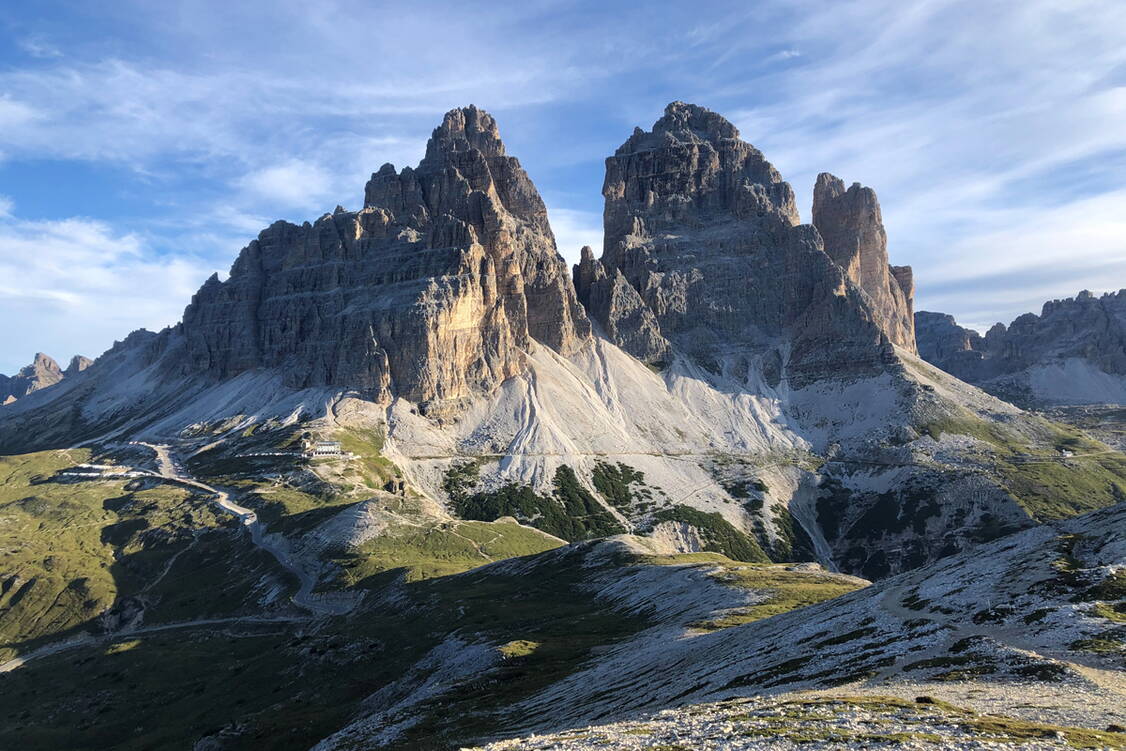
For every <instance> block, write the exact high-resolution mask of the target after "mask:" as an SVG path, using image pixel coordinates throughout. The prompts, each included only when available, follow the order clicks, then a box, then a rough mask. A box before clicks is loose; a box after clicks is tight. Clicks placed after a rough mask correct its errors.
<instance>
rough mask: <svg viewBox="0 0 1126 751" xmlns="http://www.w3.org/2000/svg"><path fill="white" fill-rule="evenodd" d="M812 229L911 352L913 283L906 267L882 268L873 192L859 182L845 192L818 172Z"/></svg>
mask: <svg viewBox="0 0 1126 751" xmlns="http://www.w3.org/2000/svg"><path fill="white" fill-rule="evenodd" d="M813 226H815V227H816V228H817V231H818V232H819V233H820V234H821V238H822V239H823V241H824V243H825V252H826V253H828V254H829V257H830V258H832V259H833V261H834V262H836V264H837V265H838V266H840V267H841V268H842V269H844V271H845V274H847V275H848V278H849V279H850V280H851V281H852V282H853V283H854V284H856V285H857V286H858V287H860V288H861V289H862V290H864V292H865V293H867V294H868V296H869V297H871V298H872V301H873V303H875V312H876V315H877V317H878V320H879V323H880V326H881V328H883V330H884V332H885V333H887V335H888V338H889V339H891V341H893V342H894V343H896V344H897V345H899V346H900V347H903V348H905V349H907V350H909V351H911V352H914V351H915V324H914V313H913V306H914V295H915V284H914V280H913V277H912V274H911V268H910V267H909V266H890V265H888V251H887V233H886V232H885V231H884V223H883V217H882V215H881V214H880V202H879V201H878V200H877V199H876V192H875V191H874V190H872V189H871V188H865V187H863V186H861V185H860V183H853V184H852V186H851V187H849V188H848V190H845V187H844V182H843V181H842V180H841V179H840V178H839V177H836V176H834V175H830V174H829V173H827V172H822V173H821V174H820V175H818V176H817V183H816V185H815V186H814V188H813Z"/></svg>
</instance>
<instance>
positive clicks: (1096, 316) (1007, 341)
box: [915, 290, 1126, 385]
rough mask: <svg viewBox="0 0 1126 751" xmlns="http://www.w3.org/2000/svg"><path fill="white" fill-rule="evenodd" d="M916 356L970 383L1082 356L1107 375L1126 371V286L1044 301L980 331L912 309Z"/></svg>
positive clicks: (939, 316) (1125, 373)
mask: <svg viewBox="0 0 1126 751" xmlns="http://www.w3.org/2000/svg"><path fill="white" fill-rule="evenodd" d="M915 327H916V331H917V334H918V341H919V355H920V356H921V357H922V358H923V359H924V360H927V361H928V362H930V363H932V364H934V365H936V366H938V367H940V368H942V369H943V370H945V371H946V372H948V373H950V374H952V375H955V376H957V377H959V378H961V379H962V380H965V381H969V382H970V383H974V384H978V385H982V384H987V382H989V381H990V380H993V379H997V378H1002V377H1005V376H1012V375H1014V374H1017V373H1021V372H1023V371H1025V370H1027V369H1028V368H1030V367H1034V366H1037V365H1048V364H1051V363H1058V362H1061V361H1065V360H1069V359H1081V360H1085V361H1087V362H1088V363H1090V365H1092V366H1093V367H1094V368H1096V369H1098V370H1100V371H1102V372H1104V373H1108V374H1111V375H1126V290H1119V291H1118V292H1116V293H1108V294H1105V295H1103V296H1101V297H1095V296H1094V295H1092V294H1091V293H1090V292H1087V291H1085V290H1084V291H1083V292H1080V293H1079V294H1078V295H1076V296H1075V297H1073V298H1067V299H1064V300H1052V301H1049V302H1046V303H1044V307H1043V308H1042V310H1041V312H1040V315H1035V314H1033V313H1025V314H1024V315H1022V316H1019V317H1018V318H1016V319H1015V320H1014V321H1013V322H1012V323H1011V324H1009V325H1008V326H1007V327H1006V326H1005V325H1004V324H1003V323H998V324H995V325H994V326H993V327H992V328H991V329H989V331H988V332H987V333H986V334H985V336H982V335H981V334H979V333H977V332H976V331H973V330H971V329H967V328H963V327H962V326H959V325H958V324H957V323H955V321H954V317H953V316H950V315H946V314H944V313H932V312H929V311H920V312H918V313H916V314H915Z"/></svg>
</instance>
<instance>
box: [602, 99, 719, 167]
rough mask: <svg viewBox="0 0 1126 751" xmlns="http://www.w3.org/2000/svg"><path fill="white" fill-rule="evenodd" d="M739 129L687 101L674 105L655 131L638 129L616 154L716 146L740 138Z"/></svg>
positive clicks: (674, 103)
mask: <svg viewBox="0 0 1126 751" xmlns="http://www.w3.org/2000/svg"><path fill="white" fill-rule="evenodd" d="M738 138H739V129H738V128H736V127H735V126H734V125H732V124H731V123H730V122H729V121H728V120H727V119H726V118H724V117H723V116H722V115H720V114H718V113H715V112H712V111H711V110H709V109H707V108H706V107H701V106H699V105H698V104H688V103H687V102H681V101H675V102H670V103H669V104H668V106H666V107H665V113H664V115H662V116H661V118H660V119H659V120H657V122H655V123H654V124H653V130H652V131H648V132H646V131H644V130H642V129H641V128H635V129H634V131H633V135H631V136H630V137H629V139H628V140H627V141H626V142H625V143H624V144H622V146H621V147H620V148H619V149H618V150H617V152H616V155H623V154H630V153H634V152H639V151H648V150H650V149H656V148H660V147H662V146H672V145H676V144H703V143H708V144H712V145H716V144H719V143H721V142H722V141H724V140H728V139H738Z"/></svg>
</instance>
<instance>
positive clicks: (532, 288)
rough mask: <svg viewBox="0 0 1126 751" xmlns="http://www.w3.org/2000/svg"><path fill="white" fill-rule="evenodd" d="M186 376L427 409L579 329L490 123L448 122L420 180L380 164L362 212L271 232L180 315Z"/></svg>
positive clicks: (541, 216)
mask: <svg viewBox="0 0 1126 751" xmlns="http://www.w3.org/2000/svg"><path fill="white" fill-rule="evenodd" d="M183 333H184V335H185V337H186V340H187V349H188V353H189V354H188V357H189V360H190V365H191V367H192V368H193V369H196V370H205V371H208V372H210V373H213V374H215V375H217V376H219V377H228V376H231V375H234V374H237V373H240V372H243V371H246V370H251V369H254V368H260V367H271V368H279V369H281V370H282V372H283V373H284V374H285V378H286V380H287V382H288V383H289V384H290V385H293V386H298V387H304V386H314V385H335V386H342V387H354V388H359V389H362V390H365V391H366V392H368V393H369V395H370V396H371V397H372V398H374V399H376V400H378V401H387V400H389V399H390V398H391V397H392V395H398V396H403V397H406V398H408V399H411V400H412V401H417V402H423V403H430V402H442V401H446V400H456V399H459V398H462V397H465V396H468V395H469V394H471V393H473V392H475V391H478V390H487V389H490V388H492V387H494V386H495V385H496V384H498V383H499V382H501V381H502V380H504V379H505V378H508V377H510V376H512V375H515V374H516V373H519V372H521V371H522V370H523V368H524V355H523V350H524V349H525V348H526V347H527V346H528V345H529V343H530V340H531V339H536V340H538V341H540V342H542V343H543V344H546V345H547V346H549V347H551V348H552V349H555V350H556V351H558V352H561V353H563V354H570V353H571V352H573V351H575V350H576V349H577V348H579V347H581V346H582V345H583V344H584V342H585V341H586V340H587V338H588V337H589V334H590V323H589V321H588V320H587V318H586V315H585V313H584V311H583V309H582V306H581V305H580V304H579V302H578V300H577V298H576V296H575V292H574V288H573V287H572V286H571V282H570V278H569V276H568V274H567V268H566V265H565V264H564V262H563V259H562V258H561V257H560V256H559V254H558V252H557V251H556V248H555V239H554V237H553V235H552V233H551V228H550V227H549V225H548V221H547V211H546V209H545V208H544V204H543V201H542V200H541V199H540V197H539V194H538V193H537V192H536V189H535V187H534V186H533V185H532V183H531V181H530V180H529V179H528V176H527V174H526V173H525V172H524V170H523V169H522V168H521V167H520V163H519V162H518V161H517V160H516V159H515V158H513V157H510V156H507V155H506V154H505V150H504V145H503V144H502V143H501V141H500V136H499V133H498V131H497V126H496V122H495V121H494V120H493V118H492V117H491V116H490V115H488V114H487V113H485V112H483V111H481V110H478V109H476V108H475V107H472V106H471V107H466V108H462V109H456V110H452V111H450V112H449V113H447V114H446V116H445V119H444V121H443V122H442V125H441V126H439V127H438V128H437V129H435V131H434V133H433V135H432V137H431V139H430V141H429V143H428V144H427V148H426V156H425V158H424V159H423V160H422V162H421V163H420V164H419V165H418V167H417V168H416V169H412V168H410V167H407V168H404V169H403V170H402V171H401V172H397V171H396V170H395V168H394V167H393V166H392V165H390V164H387V165H384V166H383V167H382V168H381V169H380V170H379V171H378V172H377V173H375V174H373V175H372V177H371V180H370V181H369V182H368V184H367V187H366V189H365V197H364V208H363V209H362V210H361V211H358V212H349V211H344V210H343V209H337V211H335V212H334V213H332V214H327V215H325V216H323V217H321V218H320V219H318V220H317V221H316V222H315V223H313V224H309V223H305V224H304V225H301V226H296V225H293V224H289V223H286V222H277V223H275V224H274V225H272V226H271V227H270V228H268V229H267V230H265V231H264V232H262V234H261V235H259V237H258V239H257V240H255V241H254V242H252V243H251V244H250V245H248V246H247V247H246V248H245V249H244V250H243V251H242V253H241V254H240V255H239V258H238V260H237V261H236V262H235V264H234V267H233V268H232V269H231V274H230V278H229V279H228V280H227V281H226V282H220V281H219V279H218V278H217V277H212V278H211V279H209V280H208V281H207V283H206V284H204V286H203V288H202V289H200V291H199V292H198V293H197V294H196V296H195V297H194V298H193V300H192V303H191V305H189V306H188V308H187V310H186V311H185V314H184V322H183Z"/></svg>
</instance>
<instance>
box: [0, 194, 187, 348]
mask: <svg viewBox="0 0 1126 751" xmlns="http://www.w3.org/2000/svg"><path fill="white" fill-rule="evenodd" d="M0 248H2V249H3V253H2V254H0V280H3V281H0V320H4V321H18V322H19V325H18V326H3V327H0V351H3V352H5V353H12V355H13V356H14V357H13V358H12V359H13V361H15V362H18V363H19V364H20V365H24V364H26V362H24V361H25V360H26V361H27V362H30V359H31V355H32V354H34V352H36V351H40V350H41V351H44V352H47V353H48V354H51V355H53V356H54V357H55V358H56V359H59V360H61V361H65V359H68V358H70V357H71V356H72V355H74V354H85V355H96V354H99V353H100V350H99V351H95V350H90V349H88V348H87V347H85V346H82V345H83V344H84V343H91V342H99V343H104V346H108V345H109V344H111V343H112V342H113V341H114V340H115V339H121V338H124V336H125V335H126V334H128V333H129V331H131V330H133V329H135V328H138V327H140V326H147V327H150V328H154V329H156V328H160V327H163V326H165V325H168V324H171V323H174V322H175V321H176V320H177V319H178V318H179V316H180V314H181V313H182V312H183V308H184V305H185V304H186V303H187V301H188V299H189V298H190V296H191V294H192V292H193V291H194V290H195V288H196V286H197V284H198V279H199V277H200V275H201V274H203V273H204V272H205V269H206V266H204V265H203V264H201V263H199V262H198V261H197V260H196V259H193V258H190V257H183V256H180V257H176V256H161V255H159V254H157V253H154V252H153V251H152V249H151V248H149V247H147V246H146V244H145V242H144V240H143V239H142V238H140V237H138V236H136V235H132V234H125V235H121V234H117V233H116V232H115V231H114V230H113V229H112V228H110V227H109V226H107V225H106V224H104V223H102V222H99V221H96V220H91V219H81V218H69V219H62V220H58V221H25V220H20V219H16V218H13V217H12V216H10V215H6V216H2V217H0ZM76 270H78V271H79V272H80V273H76ZM108 301H112V304H108ZM19 358H22V359H19Z"/></svg>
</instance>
